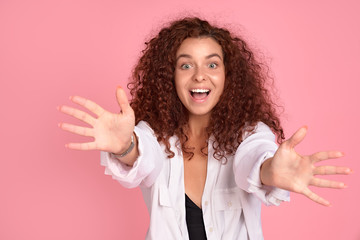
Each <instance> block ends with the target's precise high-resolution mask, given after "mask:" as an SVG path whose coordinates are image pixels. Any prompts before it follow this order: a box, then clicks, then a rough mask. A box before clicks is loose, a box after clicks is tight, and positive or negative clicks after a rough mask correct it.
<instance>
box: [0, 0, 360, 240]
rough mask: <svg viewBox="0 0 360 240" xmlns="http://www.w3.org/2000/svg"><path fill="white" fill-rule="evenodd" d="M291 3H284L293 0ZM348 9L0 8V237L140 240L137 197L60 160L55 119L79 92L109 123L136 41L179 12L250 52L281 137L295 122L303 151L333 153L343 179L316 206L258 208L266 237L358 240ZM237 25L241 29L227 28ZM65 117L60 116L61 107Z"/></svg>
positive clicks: (85, 159)
mask: <svg viewBox="0 0 360 240" xmlns="http://www.w3.org/2000/svg"><path fill="white" fill-rule="evenodd" d="M292 2H294V1H292ZM359 11H360V4H359V2H358V1H355V0H354V1H350V0H349V1H310V0H305V1H297V2H296V3H289V1H240V0H233V1H220V2H219V1H209V0H200V1H190V0H182V1H178V3H174V2H172V1H165V0H156V1H143V2H141V1H138V0H133V1H127V2H126V3H124V2H123V1H110V0H103V1H100V0H93V1H85V0H83V1H72V0H65V1H45V0H43V1H39V0H33V1H20V0H12V1H10V0H8V1H6V0H1V1H0V79H1V87H0V91H1V94H0V104H1V106H0V109H1V120H0V121H1V124H0V135H1V140H0V141H1V145H0V146H1V150H2V158H1V167H0V194H1V195H0V239H6V240H7V239H88V240H91V239H143V238H144V236H145V233H146V229H147V224H148V220H149V218H148V215H147V213H146V208H145V205H144V203H143V200H142V197H141V194H140V191H139V190H138V189H132V190H128V189H124V188H122V187H121V186H120V185H119V184H118V183H117V182H115V181H114V180H112V179H111V178H110V177H108V176H105V175H104V173H103V172H104V169H103V167H101V166H100V164H99V161H100V160H99V153H98V152H95V151H92V152H80V151H71V150H67V149H65V148H64V144H65V143H67V142H70V141H86V140H87V139H85V138H81V137H76V136H74V135H72V134H70V133H65V132H62V131H61V130H60V129H58V127H57V123H58V122H63V121H65V122H72V123H77V124H78V123H79V121H75V120H72V119H70V118H69V117H67V116H65V115H63V114H61V113H59V112H58V111H57V110H56V106H58V105H61V104H70V101H69V100H68V97H69V96H70V95H74V94H78V95H80V96H84V97H87V98H90V99H93V100H94V101H96V102H98V103H99V104H101V105H102V106H103V107H105V108H107V109H109V110H111V111H118V107H117V103H116V100H115V88H116V86H117V85H118V84H122V85H123V86H125V85H126V82H127V80H128V77H129V75H130V71H131V67H132V66H133V64H134V63H135V62H136V60H137V58H138V56H139V53H140V50H141V49H142V47H143V42H144V40H145V38H147V37H148V36H150V35H151V33H154V32H156V31H157V30H158V29H159V27H160V26H161V24H163V23H165V22H167V21H168V20H169V19H170V18H173V17H174V16H181V15H183V14H185V13H187V12H190V13H198V14H199V15H200V16H203V17H206V18H208V19H210V20H214V21H215V22H219V23H224V24H227V25H229V26H232V27H233V28H235V29H238V30H240V31H241V32H242V33H243V35H245V36H246V37H247V39H249V41H250V42H251V43H252V45H254V46H256V47H257V48H259V49H261V50H262V52H263V53H264V54H265V57H266V59H267V60H268V61H269V63H270V67H271V69H272V72H273V75H274V77H275V79H276V85H277V89H278V94H279V96H280V100H279V103H280V104H282V105H283V106H284V107H285V112H284V114H283V118H282V119H283V123H284V127H285V130H286V134H287V136H290V135H291V134H292V133H293V132H294V131H295V130H296V129H297V128H298V127H300V126H302V125H304V124H307V125H308V126H309V132H308V136H307V138H306V139H305V141H304V142H303V143H302V144H301V145H300V146H299V147H298V150H299V152H301V153H312V152H314V151H318V150H333V149H339V150H342V151H344V152H345V153H346V156H345V157H344V158H342V159H341V160H332V161H331V162H332V163H334V164H337V165H348V166H350V167H352V168H353V169H354V171H355V173H354V174H353V175H351V176H348V177H343V176H340V177H339V176H333V177H330V178H332V179H341V180H343V181H345V182H346V183H347V184H348V185H349V188H348V189H345V190H324V189H316V192H317V193H320V194H322V195H323V196H324V197H325V198H327V199H329V200H330V201H331V202H332V204H333V207H331V208H326V207H322V206H319V205H316V204H315V203H312V202H310V201H309V200H308V199H306V198H305V197H303V196H299V195H296V194H292V195H291V197H292V202H291V203H286V204H283V205H282V206H280V207H264V208H263V218H262V219H263V228H264V235H265V239H267V240H272V239H274V240H275V239H292V240H300V239H311V240H312V239H327V240H333V239H334V240H335V239H336V240H338V239H346V240H357V239H360V227H359V222H358V220H357V218H359V216H360V207H359V205H358V203H359V202H360V176H359V174H358V172H359V171H360V170H359V169H360V164H359V161H358V158H359V154H358V148H359V142H357V141H358V139H359V135H360V132H359V128H358V127H356V126H357V124H358V123H359V121H360V117H359V115H360V114H359V104H360V101H359V100H360V97H359V95H360V94H359V85H360V84H359V80H360V59H359V58H360V57H359V56H360V31H359V29H360V26H359V25H360V24H359V23H360V15H359ZM239 24H241V25H242V27H239V26H238V25H239ZM70 105H72V104H70Z"/></svg>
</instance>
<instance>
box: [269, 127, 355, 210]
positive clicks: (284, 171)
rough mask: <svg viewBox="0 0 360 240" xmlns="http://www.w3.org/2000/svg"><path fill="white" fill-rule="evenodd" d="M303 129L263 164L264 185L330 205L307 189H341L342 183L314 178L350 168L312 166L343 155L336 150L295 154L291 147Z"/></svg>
mask: <svg viewBox="0 0 360 240" xmlns="http://www.w3.org/2000/svg"><path fill="white" fill-rule="evenodd" d="M306 131H307V128H305V127H303V128H300V129H299V130H298V131H297V132H296V133H295V134H294V135H293V136H292V137H291V138H290V139H288V140H287V141H285V142H283V143H282V144H281V145H280V147H279V149H278V150H277V151H276V153H275V155H274V157H273V158H272V159H270V161H269V162H267V163H265V164H264V166H263V167H264V168H265V169H266V171H263V172H262V180H263V182H264V183H265V184H267V185H271V186H276V187H278V188H282V189H285V190H288V191H292V192H296V193H300V194H303V195H305V196H307V197H308V198H310V199H311V200H313V201H315V202H317V203H319V204H322V205H325V206H329V205H330V203H329V202H328V201H327V200H325V199H323V198H322V197H320V196H318V195H317V194H316V193H314V192H312V191H311V190H310V189H309V186H316V187H323V188H338V189H339V188H344V187H346V185H345V184H344V183H342V182H337V181H332V180H327V179H322V178H318V177H316V175H330V174H349V173H351V169H349V168H348V167H338V166H315V164H316V163H318V162H320V161H324V160H327V159H332V158H339V157H342V156H343V153H342V152H339V151H327V152H317V153H315V154H312V155H309V156H302V155H300V154H298V153H297V152H296V151H295V149H294V147H295V146H296V145H297V144H299V143H300V142H301V141H302V140H303V139H304V137H305V135H306Z"/></svg>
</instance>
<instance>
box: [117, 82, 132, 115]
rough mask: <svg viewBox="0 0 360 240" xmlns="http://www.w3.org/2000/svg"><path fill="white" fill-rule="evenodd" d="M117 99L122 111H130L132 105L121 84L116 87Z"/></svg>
mask: <svg viewBox="0 0 360 240" xmlns="http://www.w3.org/2000/svg"><path fill="white" fill-rule="evenodd" d="M116 99H117V101H118V104H119V106H120V109H121V111H122V112H123V113H124V114H127V113H129V110H130V109H131V107H130V105H129V101H128V98H127V96H126V93H125V91H124V89H123V88H122V87H121V86H118V87H117V89H116Z"/></svg>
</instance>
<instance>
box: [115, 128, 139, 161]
mask: <svg viewBox="0 0 360 240" xmlns="http://www.w3.org/2000/svg"><path fill="white" fill-rule="evenodd" d="M127 146H128V147H127V148H126V149H124V150H122V151H120V152H117V153H112V154H113V155H114V156H115V157H117V158H122V157H125V156H126V155H128V154H129V153H130V152H131V151H132V150H133V149H134V147H135V137H134V133H132V135H131V139H130V141H129V143H128V144H127Z"/></svg>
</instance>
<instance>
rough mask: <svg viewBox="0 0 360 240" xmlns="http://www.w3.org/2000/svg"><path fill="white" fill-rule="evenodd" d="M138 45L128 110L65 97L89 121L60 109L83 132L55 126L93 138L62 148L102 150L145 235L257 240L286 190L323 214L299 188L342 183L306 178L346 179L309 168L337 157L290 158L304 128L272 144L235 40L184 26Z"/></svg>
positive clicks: (261, 92)
mask: <svg viewBox="0 0 360 240" xmlns="http://www.w3.org/2000/svg"><path fill="white" fill-rule="evenodd" d="M146 45H147V46H146V49H145V50H144V51H143V55H142V57H141V58H140V60H139V62H138V64H137V65H136V67H135V69H134V72H133V76H132V82H130V84H129V86H130V90H131V94H132V96H133V99H132V101H131V103H130V104H129V102H128V100H127V97H126V95H125V92H124V91H123V90H122V89H121V88H120V87H119V88H118V89H117V100H118V103H119V105H120V108H121V112H120V113H119V114H116V113H110V112H108V111H106V110H104V109H103V108H101V107H100V106H99V105H97V104H96V103H94V102H92V101H90V100H87V99H85V98H81V97H78V96H75V97H72V98H71V100H72V101H73V102H75V103H78V104H79V105H81V106H84V107H85V108H87V109H89V110H90V111H91V112H93V113H94V114H96V115H97V117H96V118H94V117H92V116H91V115H89V114H87V113H85V112H83V111H80V110H78V109H74V108H71V107H67V106H62V107H60V108H59V109H60V111H62V112H64V113H66V114H68V115H71V116H74V117H76V118H78V119H80V120H83V121H84V122H86V123H88V124H90V125H91V126H92V128H85V127H80V126H74V125H70V124H66V123H62V124H60V125H59V126H60V127H61V128H62V129H64V130H66V131H70V132H73V133H76V134H79V135H83V136H90V137H94V141H93V142H89V143H70V144H67V147H68V148H71V149H79V150H93V149H97V150H101V151H102V153H101V163H102V165H104V166H105V172H106V174H110V175H112V177H113V178H114V179H116V180H118V181H119V182H120V183H121V184H122V185H123V186H125V187H129V188H131V187H137V186H140V188H141V190H142V193H143V197H144V200H145V203H146V205H147V207H148V210H149V213H150V227H149V230H148V233H147V237H146V238H147V239H262V238H263V236H262V231H261V221H260V210H261V202H263V203H265V204H267V205H278V204H279V203H280V202H282V201H289V193H288V191H293V192H297V193H301V194H303V195H305V196H307V197H309V198H310V199H311V200H313V201H315V202H317V203H319V204H322V205H325V206H328V205H330V203H329V202H328V201H327V200H325V199H323V198H321V197H319V196H318V195H316V194H315V193H313V192H312V191H310V190H309V188H308V186H309V185H313V186H318V187H329V188H344V187H345V184H343V183H341V182H335V181H330V180H324V179H321V180H320V179H319V178H316V177H315V176H314V175H319V174H348V173H350V172H351V170H350V169H349V168H346V167H335V166H325V167H324V166H323V167H315V166H314V163H316V162H318V161H322V160H326V159H329V158H338V157H341V156H343V154H342V153H341V152H337V151H333V152H319V153H315V154H313V155H311V156H301V155H299V154H297V153H296V152H295V150H294V147H295V145H297V144H298V143H299V142H301V141H302V139H303V138H304V137H305V134H306V127H302V128H300V129H299V130H298V131H297V132H296V133H295V134H294V135H293V136H292V137H291V138H290V139H288V140H287V141H283V142H282V140H283V139H284V134H283V129H282V127H281V126H280V121H279V118H278V116H277V114H276V111H275V107H274V106H275V105H274V103H273V102H272V101H271V99H270V94H269V92H268V91H267V90H266V88H265V80H266V77H265V74H263V72H262V67H261V64H259V63H258V62H257V61H256V60H255V59H254V56H253V53H252V52H251V51H250V50H249V48H248V46H247V45H246V43H245V42H244V40H242V39H241V38H239V37H235V36H233V35H231V34H230V32H229V31H228V30H226V29H223V28H218V27H214V26H211V25H210V24H209V23H208V22H206V21H203V20H201V19H198V18H185V19H181V20H178V21H174V22H172V23H171V24H170V25H169V26H168V27H165V28H163V29H162V30H161V31H160V32H159V34H158V35H157V36H156V37H154V38H153V39H151V40H150V41H149V42H147V43H146ZM273 132H274V133H275V134H276V135H277V136H278V139H279V143H281V142H282V143H281V145H280V146H279V147H278V146H277V145H276V143H275V135H274V133H273Z"/></svg>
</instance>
